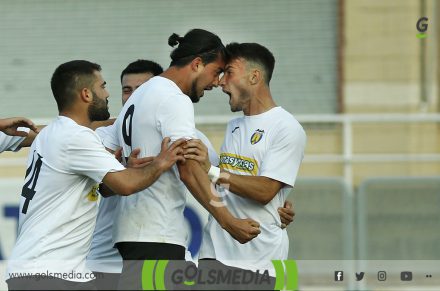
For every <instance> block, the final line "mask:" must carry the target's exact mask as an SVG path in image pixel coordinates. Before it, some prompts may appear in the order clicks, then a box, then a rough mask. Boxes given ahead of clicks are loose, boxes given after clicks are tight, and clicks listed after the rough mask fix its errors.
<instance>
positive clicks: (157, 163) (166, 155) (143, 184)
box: [100, 138, 185, 196]
mask: <svg viewBox="0 0 440 291" xmlns="http://www.w3.org/2000/svg"><path fill="white" fill-rule="evenodd" d="M169 140H170V139H169V138H165V139H164V140H163V141H162V147H161V152H160V153H159V155H158V156H156V157H155V158H154V160H153V161H152V162H151V163H149V164H148V165H146V166H144V167H141V168H128V169H125V170H123V171H119V172H113V173H107V174H106V175H105V176H104V179H103V183H104V184H105V186H103V187H101V189H100V191H103V193H101V194H102V195H103V196H110V195H112V194H113V193H117V194H119V195H123V196H126V195H131V194H134V193H136V192H139V191H141V190H143V189H145V188H147V187H148V186H150V185H151V184H153V183H154V182H155V181H156V180H157V179H158V178H159V176H160V175H161V174H162V173H163V172H165V171H167V170H168V169H170V168H171V167H172V166H173V165H174V164H175V163H176V162H177V161H184V160H185V159H184V158H183V156H182V155H181V153H182V148H181V147H180V146H181V145H182V144H183V143H184V142H185V140H183V139H180V140H177V141H175V142H174V143H173V144H172V145H171V146H169V147H168V143H169Z"/></svg>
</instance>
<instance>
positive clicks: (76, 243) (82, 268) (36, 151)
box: [7, 116, 125, 282]
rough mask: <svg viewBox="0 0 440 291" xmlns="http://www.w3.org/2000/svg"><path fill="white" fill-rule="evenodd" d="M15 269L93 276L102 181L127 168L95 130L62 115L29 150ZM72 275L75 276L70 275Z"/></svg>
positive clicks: (63, 276) (61, 275) (11, 269)
mask: <svg viewBox="0 0 440 291" xmlns="http://www.w3.org/2000/svg"><path fill="white" fill-rule="evenodd" d="M27 165H28V168H27V170H26V177H25V184H24V186H23V190H22V197H21V201H20V216H19V224H18V238H17V241H16V243H15V246H14V248H13V250H12V254H11V257H10V260H9V261H8V268H7V277H9V274H10V273H22V274H23V273H26V274H28V275H29V274H42V273H44V274H49V275H51V276H55V277H59V278H61V279H64V280H68V281H78V282H84V281H90V280H91V279H92V278H91V277H90V270H89V269H88V268H87V267H86V265H85V263H86V256H87V253H88V252H89V249H90V243H91V239H92V234H93V229H94V227H95V221H96V210H97V205H96V204H97V199H98V196H97V193H96V191H97V188H98V187H97V186H98V183H99V182H101V181H102V179H103V178H104V176H105V175H106V174H107V173H108V172H114V171H121V170H124V169H125V168H124V167H123V166H122V165H121V164H120V163H119V162H118V161H117V160H116V159H115V158H114V157H113V156H112V155H111V154H110V153H109V152H107V151H106V150H105V148H104V147H103V146H102V143H101V141H100V139H99V137H98V136H97V135H96V134H95V132H94V131H92V130H90V129H89V128H86V127H84V126H80V125H78V124H77V123H75V121H73V120H72V119H70V118H67V117H63V116H59V117H57V119H56V120H55V121H54V122H52V123H51V124H50V125H48V126H47V127H45V128H44V129H43V130H42V131H41V132H40V133H39V134H38V136H37V137H36V139H35V141H34V143H33V144H32V147H31V149H30V152H29V157H28V163H27ZM69 274H70V275H69Z"/></svg>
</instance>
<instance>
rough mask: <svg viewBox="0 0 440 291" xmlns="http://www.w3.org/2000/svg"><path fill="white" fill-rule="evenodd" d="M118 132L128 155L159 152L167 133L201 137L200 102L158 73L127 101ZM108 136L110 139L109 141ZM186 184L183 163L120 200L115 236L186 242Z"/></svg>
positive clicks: (174, 136) (118, 238) (176, 136)
mask: <svg viewBox="0 0 440 291" xmlns="http://www.w3.org/2000/svg"><path fill="white" fill-rule="evenodd" d="M115 124H116V128H117V130H116V136H117V139H118V141H119V145H121V146H122V147H123V155H124V156H126V157H128V156H129V155H130V153H131V151H132V150H133V149H135V148H140V149H141V152H140V155H139V156H140V157H145V156H156V155H157V154H158V153H159V152H160V147H161V143H162V139H163V138H165V137H170V138H171V140H172V141H175V140H177V139H179V138H186V139H191V138H195V137H196V133H195V124H194V108H193V104H192V102H191V100H190V98H189V97H188V96H186V95H185V94H184V93H183V92H182V91H181V90H180V88H179V87H178V86H177V85H176V84H175V83H174V82H172V81H171V80H169V79H166V78H163V77H160V76H157V77H153V78H151V79H150V80H149V81H148V82H146V83H144V84H142V85H141V86H140V87H139V88H138V89H136V91H135V92H134V93H133V95H132V96H131V97H130V99H128V101H127V102H126V103H125V105H124V107H123V109H122V111H121V113H120V114H119V116H118V118H117V120H116V122H115ZM105 144H106V139H105V140H104V145H105ZM185 204H186V187H185V185H184V184H183V183H182V182H181V181H180V178H179V174H178V170H177V166H173V168H171V169H170V170H169V171H167V172H165V173H163V174H162V175H161V176H160V178H159V179H158V180H157V181H156V182H154V184H152V185H151V186H150V187H148V188H147V189H145V190H143V191H141V192H139V193H138V194H136V195H132V196H127V197H121V199H120V201H119V207H118V213H117V219H116V225H115V227H114V242H115V243H117V242H160V243H169V244H177V245H181V246H186V240H187V238H186V237H187V232H186V229H185V223H184V219H183V210H184V208H185Z"/></svg>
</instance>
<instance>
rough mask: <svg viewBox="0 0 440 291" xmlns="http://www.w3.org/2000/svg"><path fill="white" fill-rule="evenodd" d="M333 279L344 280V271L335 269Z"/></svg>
mask: <svg viewBox="0 0 440 291" xmlns="http://www.w3.org/2000/svg"><path fill="white" fill-rule="evenodd" d="M335 281H344V272H342V271H335Z"/></svg>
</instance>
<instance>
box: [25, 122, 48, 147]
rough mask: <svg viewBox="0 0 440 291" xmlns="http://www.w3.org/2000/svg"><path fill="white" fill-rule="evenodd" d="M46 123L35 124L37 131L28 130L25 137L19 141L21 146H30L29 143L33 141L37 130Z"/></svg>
mask: <svg viewBox="0 0 440 291" xmlns="http://www.w3.org/2000/svg"><path fill="white" fill-rule="evenodd" d="M45 126H46V125H38V126H37V132H35V131H33V130H31V131H29V133H28V135H27V136H26V138H25V139H24V140H23V141H22V142H21V143H20V146H21V147H30V146H31V144H32V143H33V142H34V139H35V138H36V137H37V134H38V132H40V130H42V129H43V128H44V127H45Z"/></svg>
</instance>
